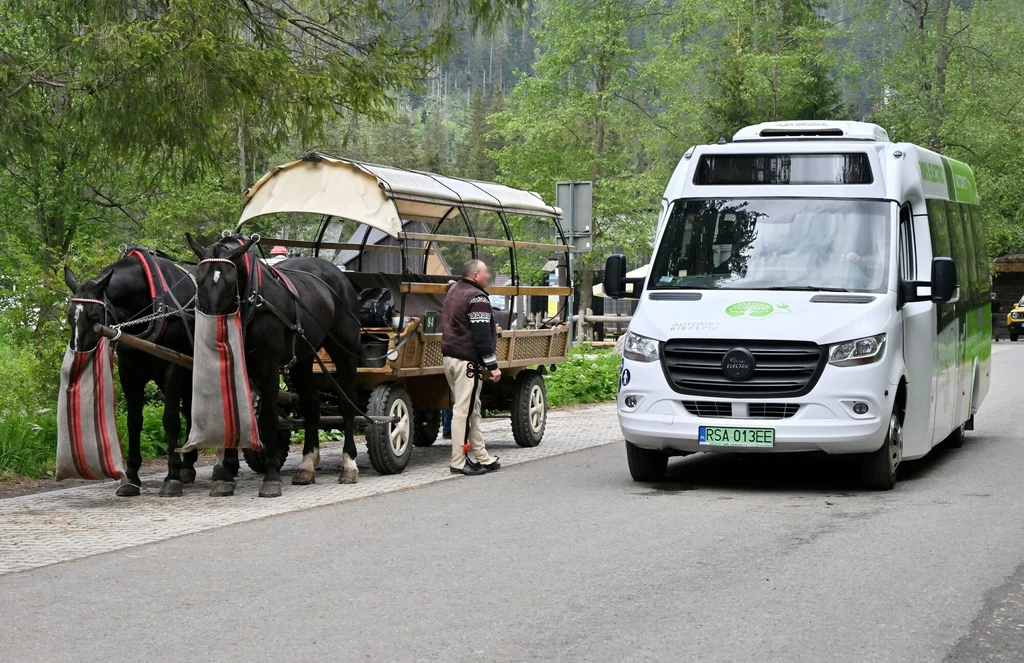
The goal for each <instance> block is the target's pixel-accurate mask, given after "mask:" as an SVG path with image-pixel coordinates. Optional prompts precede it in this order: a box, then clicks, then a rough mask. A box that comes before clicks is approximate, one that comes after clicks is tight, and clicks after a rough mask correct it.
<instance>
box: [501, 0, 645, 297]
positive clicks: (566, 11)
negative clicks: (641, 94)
mask: <svg viewBox="0 0 1024 663" xmlns="http://www.w3.org/2000/svg"><path fill="white" fill-rule="evenodd" d="M654 9H655V6H654V5H653V4H652V3H648V2H643V1H641V0H596V1H585V0H553V1H552V2H550V3H549V4H548V5H547V6H546V7H545V8H544V9H543V10H541V14H540V20H541V28H540V29H539V30H538V32H537V35H536V38H537V40H538V42H540V43H543V44H544V45H545V49H544V51H543V52H542V53H541V56H540V59H539V60H538V61H537V62H536V63H535V65H534V69H535V71H536V76H535V77H527V78H523V79H521V80H520V82H519V83H518V84H517V85H516V87H515V90H513V92H512V94H511V96H510V98H509V99H508V100H507V110H506V111H504V112H501V113H497V114H496V115H494V116H492V122H493V123H494V126H495V130H496V132H497V133H498V134H499V135H500V136H501V137H502V138H503V139H504V141H505V145H504V147H501V148H499V149H497V150H496V151H495V152H494V156H495V158H496V159H497V161H498V164H499V167H500V172H501V177H502V179H504V180H505V181H508V182H509V183H511V184H513V185H516V186H520V187H522V188H526V189H531V190H535V191H540V192H542V193H543V194H544V196H545V198H546V199H549V200H550V199H553V198H554V195H553V194H554V185H555V182H557V181H558V180H565V179H578V180H591V181H593V182H594V219H593V224H592V231H593V246H594V251H593V252H592V253H590V254H583V255H581V256H580V260H579V261H578V263H577V264H578V265H579V266H580V274H579V276H578V279H577V284H578V288H577V293H578V296H579V298H580V306H581V308H586V307H589V306H590V302H591V290H592V286H593V268H594V266H595V261H596V259H597V258H598V257H599V256H603V255H605V254H606V253H607V252H608V251H609V250H610V249H612V248H619V247H621V248H625V249H626V250H627V251H628V252H629V253H630V254H632V255H633V256H637V255H640V254H642V253H643V252H644V251H645V250H649V242H650V241H651V231H652V229H653V225H654V224H653V221H654V216H655V213H654V210H656V209H657V199H658V196H657V186H658V185H659V184H661V182H658V181H657V180H656V179H652V178H650V177H648V176H647V175H648V172H647V171H648V166H649V159H648V158H647V155H646V154H645V151H644V145H643V143H642V142H638V141H637V140H636V139H635V133H636V125H637V124H638V123H641V122H644V121H647V116H646V111H645V109H644V104H645V102H646V100H645V99H641V98H638V96H637V92H638V91H637V88H636V85H635V80H634V75H633V71H634V70H633V65H634V63H635V62H636V61H638V60H640V61H642V60H643V59H645V58H646V54H645V52H644V48H645V36H644V29H645V27H646V26H647V25H648V24H649V22H650V21H651V20H652V16H653V13H652V12H653V10H654ZM640 118H644V119H642V120H641V119H640Z"/></svg>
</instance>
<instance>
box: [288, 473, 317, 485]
mask: <svg viewBox="0 0 1024 663" xmlns="http://www.w3.org/2000/svg"><path fill="white" fill-rule="evenodd" d="M311 483H316V472H309V471H306V470H298V471H296V472H295V474H294V475H292V485H293V486H308V485H309V484H311Z"/></svg>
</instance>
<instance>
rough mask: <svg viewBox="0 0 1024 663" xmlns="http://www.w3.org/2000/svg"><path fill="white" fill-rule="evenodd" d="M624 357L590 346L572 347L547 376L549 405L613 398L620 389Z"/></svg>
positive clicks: (611, 399)
mask: <svg viewBox="0 0 1024 663" xmlns="http://www.w3.org/2000/svg"><path fill="white" fill-rule="evenodd" d="M620 364H621V358H620V357H619V356H618V355H614V354H612V352H611V351H610V350H597V349H595V348H592V347H591V346H589V345H579V346H576V347H574V348H573V349H572V352H571V353H569V357H568V358H567V359H566V361H565V363H564V364H559V365H558V369H557V370H556V371H555V372H554V373H549V374H548V376H547V377H546V378H545V382H546V384H547V392H548V406H549V407H560V406H562V405H577V404H580V403H600V402H603V401H613V400H615V397H616V395H617V394H618V389H619V367H620Z"/></svg>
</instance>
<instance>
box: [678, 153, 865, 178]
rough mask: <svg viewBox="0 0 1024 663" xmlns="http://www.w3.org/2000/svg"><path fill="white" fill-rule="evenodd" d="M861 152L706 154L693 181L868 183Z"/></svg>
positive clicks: (698, 165)
mask: <svg viewBox="0 0 1024 663" xmlns="http://www.w3.org/2000/svg"><path fill="white" fill-rule="evenodd" d="M872 181H873V178H872V175H871V162H870V161H869V160H868V155H867V154H865V153H864V152H854V153H850V154H706V155H704V156H702V157H701V158H700V163H698V164H697V173H696V174H695V175H694V177H693V183H694V184H697V185H704V186H749V185H758V184H794V185H799V184H871V182H872Z"/></svg>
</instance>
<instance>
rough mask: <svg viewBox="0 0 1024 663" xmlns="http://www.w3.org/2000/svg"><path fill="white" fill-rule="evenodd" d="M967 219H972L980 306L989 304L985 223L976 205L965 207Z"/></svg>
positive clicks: (971, 226)
mask: <svg viewBox="0 0 1024 663" xmlns="http://www.w3.org/2000/svg"><path fill="white" fill-rule="evenodd" d="M965 211H966V212H967V218H968V219H970V224H969V227H970V230H971V235H973V237H974V261H975V269H976V270H977V272H978V273H977V276H978V293H979V294H978V306H986V305H987V304H988V291H989V287H990V284H989V273H988V249H987V248H986V247H985V221H984V219H982V218H981V212H979V211H978V208H977V207H976V206H974V205H967V206H965Z"/></svg>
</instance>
